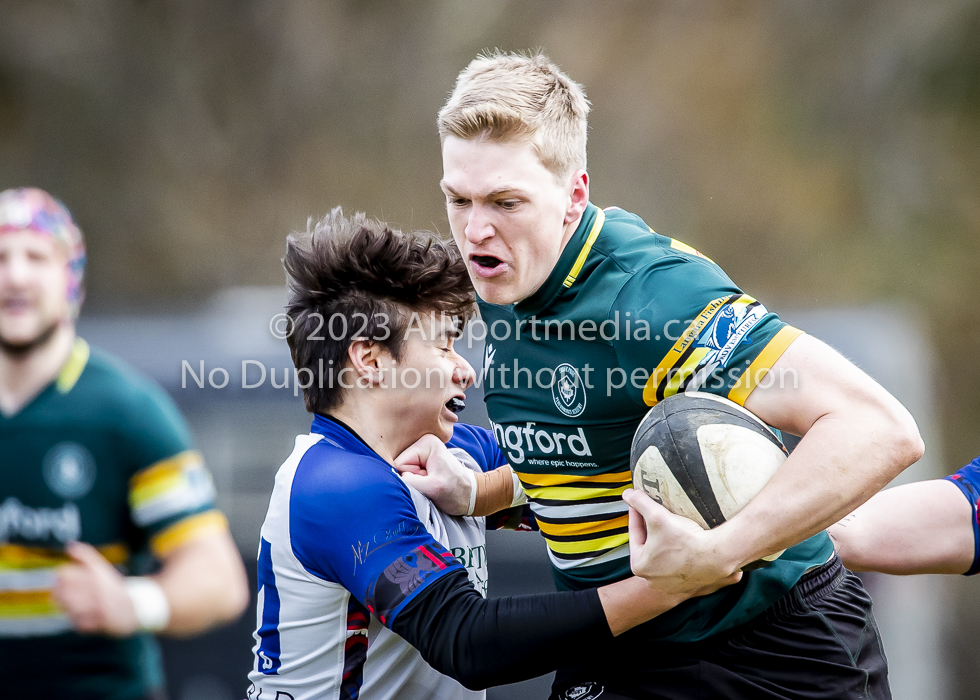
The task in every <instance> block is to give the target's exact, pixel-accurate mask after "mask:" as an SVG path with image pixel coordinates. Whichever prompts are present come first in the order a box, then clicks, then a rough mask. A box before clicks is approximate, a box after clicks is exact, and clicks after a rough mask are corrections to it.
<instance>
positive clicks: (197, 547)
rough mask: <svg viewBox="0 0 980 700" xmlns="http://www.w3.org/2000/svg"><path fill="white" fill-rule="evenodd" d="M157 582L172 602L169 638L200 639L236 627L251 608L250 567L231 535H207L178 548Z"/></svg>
mask: <svg viewBox="0 0 980 700" xmlns="http://www.w3.org/2000/svg"><path fill="white" fill-rule="evenodd" d="M154 578H155V579H156V581H157V583H159V584H160V586H161V588H163V591H164V593H165V594H166V595H167V601H168V602H169V603H170V622H169V623H168V624H167V626H166V628H164V630H163V633H164V634H168V635H174V636H188V635H193V634H199V633H201V632H204V631H205V630H208V629H210V628H211V627H214V626H216V625H220V624H223V623H226V622H231V621H232V620H234V619H236V618H237V617H238V616H239V615H241V614H242V612H243V611H244V610H245V607H246V606H247V605H248V598H249V594H248V580H247V579H246V577H245V567H244V566H243V565H242V558H241V556H239V554H238V548H237V547H236V546H235V543H234V541H233V540H232V538H231V534H230V533H228V532H221V533H213V534H209V535H204V536H202V537H200V538H198V539H196V540H192V541H190V542H188V543H187V544H185V545H183V546H181V547H179V548H178V549H176V550H175V551H174V552H173V553H172V554H171V555H170V556H169V557H167V559H166V560H165V561H164V563H163V568H162V569H161V570H160V572H159V573H158V574H157V575H156V576H154Z"/></svg>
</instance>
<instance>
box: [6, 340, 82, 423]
mask: <svg viewBox="0 0 980 700" xmlns="http://www.w3.org/2000/svg"><path fill="white" fill-rule="evenodd" d="M74 341H75V326H74V324H73V323H70V322H66V323H62V324H59V325H58V327H57V329H56V330H55V331H54V333H52V334H51V336H50V337H49V338H48V339H47V340H46V341H45V342H43V343H42V344H40V345H38V346H36V347H33V348H31V349H30V350H28V351H27V352H23V353H19V352H10V351H7V350H0V413H3V415H5V416H12V415H14V414H15V413H17V412H18V411H20V410H21V409H22V408H23V407H24V406H26V405H27V404H28V403H30V401H31V400H32V399H33V398H34V397H35V396H37V395H38V394H39V393H41V391H42V390H43V389H44V387H46V386H47V385H48V384H50V383H51V382H53V381H54V379H55V377H57V376H58V373H59V372H60V371H61V368H62V367H63V366H64V364H65V362H66V361H67V360H68V356H69V355H70V354H71V348H72V343H73V342H74Z"/></svg>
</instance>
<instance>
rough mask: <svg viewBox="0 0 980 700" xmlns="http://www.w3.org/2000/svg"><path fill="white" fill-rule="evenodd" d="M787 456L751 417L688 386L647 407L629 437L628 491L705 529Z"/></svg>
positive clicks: (751, 494)
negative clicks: (630, 477) (641, 494)
mask: <svg viewBox="0 0 980 700" xmlns="http://www.w3.org/2000/svg"><path fill="white" fill-rule="evenodd" d="M788 455H789V453H788V452H787V450H786V447H785V446H784V445H783V443H782V441H781V440H780V439H779V438H778V437H777V436H776V434H775V433H774V432H773V431H772V430H771V429H770V428H769V426H767V425H766V424H765V423H764V422H762V421H761V420H759V418H757V417H756V416H755V415H754V414H752V413H750V412H749V411H747V410H745V409H744V408H742V407H741V406H739V405H738V404H736V403H734V402H732V401H729V400H728V399H724V398H721V397H720V396H715V395H714V394H707V393H702V392H696V391H689V392H686V393H681V394H675V395H674V396H671V397H668V398H666V399H664V400H663V401H661V402H660V403H658V404H657V405H656V406H654V407H653V408H651V409H650V411H649V412H647V414H646V416H644V418H643V420H642V421H641V422H640V426H639V427H638V428H637V430H636V434H635V435H634V436H633V447H632V450H631V453H630V469H631V471H632V473H633V487H634V488H636V489H640V490H642V491H644V492H645V493H646V494H647V495H648V496H650V498H652V499H653V500H655V501H656V502H657V503H660V504H661V505H663V506H664V507H665V508H667V509H668V510H670V511H671V512H672V513H676V514H677V515H682V516H684V517H685V518H690V519H691V520H693V521H694V522H696V523H698V524H699V525H700V526H701V527H703V528H705V529H708V528H712V527H717V526H718V525H721V524H722V523H723V522H725V521H726V520H727V519H729V518H731V517H732V516H734V515H735V514H736V513H738V512H739V511H740V510H742V508H744V507H745V505H746V504H747V503H748V502H749V501H751V500H752V499H753V498H755V496H756V495H757V494H758V493H759V492H760V491H761V490H762V488H763V487H764V486H765V485H766V484H767V483H768V482H769V479H770V478H772V475H773V474H775V472H776V470H777V469H778V468H779V467H780V465H782V463H783V462H785V461H786V457H787V456H788ZM780 554H782V552H777V553H776V554H772V555H770V556H768V557H765V559H766V560H767V561H772V560H774V559H776V558H777V557H779V555H780Z"/></svg>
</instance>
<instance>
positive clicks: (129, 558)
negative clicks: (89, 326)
mask: <svg viewBox="0 0 980 700" xmlns="http://www.w3.org/2000/svg"><path fill="white" fill-rule="evenodd" d="M0 479H2V484H3V485H2V487H0V656H2V657H3V658H4V660H5V662H6V663H8V664H9V668H10V669H11V673H10V674H7V680H5V681H4V684H3V686H4V689H5V691H10V692H13V694H14V695H17V696H18V697H20V696H21V695H18V692H19V693H21V694H22V695H23V696H25V697H26V696H27V693H31V697H35V696H36V697H46V698H47V697H71V698H89V697H91V698H120V699H122V698H144V697H148V696H149V695H150V694H151V692H152V691H153V689H154V688H156V687H159V686H160V685H161V684H162V677H161V674H160V668H159V660H158V656H159V653H158V651H157V648H156V645H155V642H154V641H153V639H152V638H151V637H149V636H148V635H138V636H136V637H133V638H130V639H122V640H117V639H108V638H104V637H98V636H80V635H77V634H75V633H74V632H72V631H71V626H70V624H69V622H68V619H67V617H66V616H65V615H64V614H63V612H62V611H61V610H60V609H59V607H58V605H57V604H56V603H55V601H54V599H53V598H52V595H51V586H52V583H53V580H54V572H55V570H56V568H57V567H58V566H59V565H61V564H63V563H65V562H67V561H68V558H67V556H66V555H65V553H64V546H65V543H67V542H69V541H72V540H78V541H83V542H88V543H90V544H92V545H94V546H96V547H97V548H98V549H99V550H100V551H101V552H102V554H103V555H104V556H105V557H106V558H107V559H108V560H109V561H111V562H112V563H114V564H116V565H118V566H119V567H120V568H121V569H122V570H123V571H124V572H125V573H127V574H131V573H143V571H140V570H137V569H140V568H141V567H140V564H138V563H137V562H142V563H143V564H144V566H143V567H142V568H145V564H146V563H149V562H150V561H151V559H150V557H149V556H147V555H148V554H153V555H155V556H156V557H158V558H165V557H166V556H167V555H168V554H169V553H170V552H171V551H173V550H174V549H175V548H177V547H179V546H180V545H181V544H183V543H185V542H187V541H189V540H190V539H193V538H195V537H197V536H200V535H201V534H203V533H205V532H213V531H215V530H225V529H227V523H226V521H225V519H224V516H222V515H221V513H220V512H219V511H217V510H215V509H214V486H213V483H212V481H211V476H210V475H209V473H208V472H207V470H206V469H205V467H204V462H203V460H202V458H201V455H200V454H199V453H198V452H196V451H194V450H193V449H192V446H191V439H190V433H189V431H188V429H187V426H186V424H185V423H184V420H183V418H182V417H181V416H180V413H179V412H178V411H177V408H176V406H174V404H173V402H172V401H171V400H170V398H169V397H168V396H167V395H166V394H165V393H164V392H163V390H161V389H160V388H159V387H158V386H156V385H155V384H153V383H152V382H150V381H148V380H146V379H143V378H141V377H139V376H137V375H136V374H134V373H133V372H131V371H130V370H128V369H125V368H123V367H121V366H119V365H118V364H117V363H116V361H115V360H113V359H111V358H109V357H108V356H106V355H103V354H101V353H98V352H97V351H96V352H90V350H89V347H88V345H87V344H86V343H85V341H83V340H81V339H76V341H75V344H74V346H73V347H72V352H71V355H70V357H69V359H68V361H67V362H66V363H65V366H64V367H63V368H62V371H61V373H60V374H59V376H58V377H57V379H56V380H55V381H54V382H52V383H51V384H50V385H49V386H47V387H46V388H45V389H44V390H43V391H42V392H41V393H40V394H39V395H38V396H37V397H35V398H34V399H33V400H32V401H31V402H30V403H29V404H28V405H26V406H25V407H24V408H23V409H21V410H20V411H19V412H18V413H16V414H14V415H13V416H3V415H0ZM10 683H14V684H15V685H14V688H15V690H12V689H11V686H10ZM17 683H20V684H23V686H21V685H16V684H17Z"/></svg>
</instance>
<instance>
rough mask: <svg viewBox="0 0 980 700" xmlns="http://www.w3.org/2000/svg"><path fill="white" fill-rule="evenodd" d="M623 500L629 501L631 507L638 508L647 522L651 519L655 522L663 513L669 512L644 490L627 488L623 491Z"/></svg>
mask: <svg viewBox="0 0 980 700" xmlns="http://www.w3.org/2000/svg"><path fill="white" fill-rule="evenodd" d="M623 500H624V501H626V502H627V503H629V505H630V507H631V508H635V509H636V510H638V511H639V512H640V515H642V516H643V519H644V520H646V521H647V523H649V522H650V521H651V520H652V521H654V522H657V521H659V520H660V519H661V518H662V517H663V513H666V512H668V511H667V509H666V508H664V507H663V506H662V505H660V504H659V503H657V502H656V501H654V500H653V499H652V498H650V497H649V496H648V495H646V494H645V493H643V492H642V491H638V490H636V489H626V490H625V491H623Z"/></svg>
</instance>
